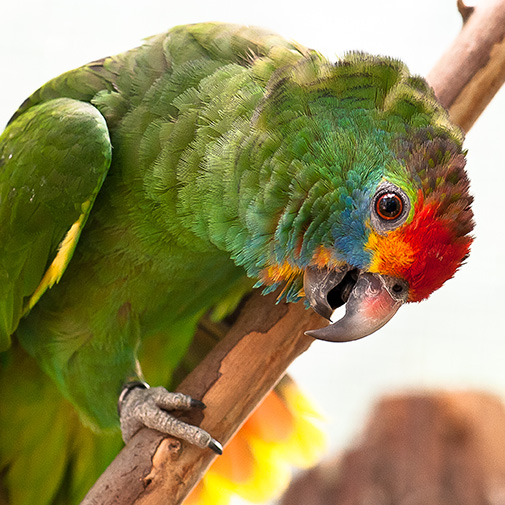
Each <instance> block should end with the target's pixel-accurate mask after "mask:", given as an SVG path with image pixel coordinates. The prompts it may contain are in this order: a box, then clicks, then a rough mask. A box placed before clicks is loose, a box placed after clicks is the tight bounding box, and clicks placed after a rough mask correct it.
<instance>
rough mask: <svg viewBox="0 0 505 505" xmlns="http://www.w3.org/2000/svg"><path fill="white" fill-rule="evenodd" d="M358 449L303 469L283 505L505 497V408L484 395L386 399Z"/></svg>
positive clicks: (473, 504) (474, 502) (498, 500)
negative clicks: (304, 471) (311, 467)
mask: <svg viewBox="0 0 505 505" xmlns="http://www.w3.org/2000/svg"><path fill="white" fill-rule="evenodd" d="M367 426H368V427H367V429H366V431H365V433H364V435H363V436H362V437H360V440H359V442H358V444H357V446H356V447H354V448H353V449H351V450H349V451H347V452H346V453H345V454H343V455H342V454H338V455H337V456H336V457H335V458H333V459H332V460H330V461H327V462H324V463H322V464H321V465H319V466H318V467H316V468H313V469H311V470H309V471H308V472H306V473H304V474H302V475H301V476H300V477H299V478H298V479H297V480H296V481H295V482H294V483H293V484H292V485H291V486H290V488H289V489H288V491H287V492H286V493H285V495H284V497H283V499H282V501H281V505H337V504H338V505H360V504H363V503H374V504H377V505H380V504H388V505H407V504H412V505H418V504H426V505H438V504H444V505H491V504H496V505H498V504H503V503H504V501H503V500H504V497H505V484H504V482H505V409H504V407H503V404H502V403H501V401H500V399H499V398H497V397H494V396H491V395H488V394H483V393H440V394H433V395H428V394H427V395H409V396H397V397H390V398H386V399H383V400H382V401H381V402H380V403H379V404H378V405H377V407H376V408H375V410H374V412H373V415H372V416H371V418H370V420H369V422H368V423H367Z"/></svg>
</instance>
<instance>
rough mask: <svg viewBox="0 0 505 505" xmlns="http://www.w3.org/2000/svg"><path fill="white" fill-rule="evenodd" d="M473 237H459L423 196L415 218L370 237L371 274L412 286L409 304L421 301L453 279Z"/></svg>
mask: <svg viewBox="0 0 505 505" xmlns="http://www.w3.org/2000/svg"><path fill="white" fill-rule="evenodd" d="M471 242H472V239H471V237H468V236H464V237H461V236H460V237H457V236H455V234H454V233H453V232H452V230H451V223H450V222H449V221H446V220H444V219H443V218H440V217H439V216H437V204H436V203H434V202H426V203H425V202H424V200H423V198H422V196H420V198H419V200H418V202H417V204H416V206H415V213H414V219H413V220H412V221H411V222H410V223H408V224H406V225H404V226H401V227H400V228H398V229H397V230H394V231H392V232H389V233H388V234H387V235H379V234H378V233H376V232H375V231H372V233H371V234H370V237H369V240H368V243H367V245H366V247H367V249H369V250H371V251H372V254H373V256H372V261H371V264H370V268H369V271H370V272H375V273H380V274H382V275H391V276H393V277H397V278H400V279H404V280H406V281H407V282H408V283H409V288H410V289H409V301H410V302H418V301H421V300H423V299H425V298H427V297H428V296H429V295H430V294H431V293H432V292H433V291H435V290H436V289H438V288H439V287H441V286H442V284H443V283H444V282H445V281H447V280H448V279H450V278H451V277H452V276H453V275H454V274H455V272H456V270H457V269H458V268H459V266H460V265H461V260H462V258H464V257H465V256H466V255H467V254H468V253H469V250H470V245H471Z"/></svg>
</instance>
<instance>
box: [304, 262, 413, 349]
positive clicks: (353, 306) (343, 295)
mask: <svg viewBox="0 0 505 505" xmlns="http://www.w3.org/2000/svg"><path fill="white" fill-rule="evenodd" d="M304 290H305V296H306V297H307V299H308V301H309V303H310V305H311V307H312V308H313V309H314V310H315V311H316V312H317V313H318V314H321V315H322V316H324V317H326V318H327V319H329V318H330V316H331V314H332V312H333V310H334V309H335V308H336V307H339V306H340V305H342V304H344V303H345V315H344V317H343V318H342V319H340V320H339V321H337V322H335V323H333V324H330V325H329V326H326V327H324V328H320V329H318V330H310V331H307V332H306V334H307V335H309V336H311V337H314V338H318V339H320V340H328V341H331V342H347V341H350V340H358V339H360V338H363V337H366V336H367V335H370V334H371V333H373V332H374V331H376V330H378V329H379V328H381V327H382V326H384V325H385V324H386V323H387V322H388V321H389V320H390V319H391V318H392V317H393V316H394V315H395V314H396V311H397V310H398V309H399V308H400V307H401V306H402V305H403V304H404V303H405V302H406V301H407V298H408V286H407V285H406V283H405V282H404V281H402V280H399V279H396V278H394V277H390V276H382V275H380V274H377V273H370V272H361V271H358V270H356V269H351V268H350V267H348V266H344V267H342V268H340V269H338V270H331V269H327V268H324V269H319V268H314V267H308V268H307V269H306V271H305V276H304Z"/></svg>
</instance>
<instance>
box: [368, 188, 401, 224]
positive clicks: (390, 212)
mask: <svg viewBox="0 0 505 505" xmlns="http://www.w3.org/2000/svg"><path fill="white" fill-rule="evenodd" d="M402 210H403V201H402V199H401V198H400V197H399V196H398V195H397V194H396V193H385V194H383V195H381V196H380V197H379V198H378V199H377V202H376V203H375V211H376V212H377V215H378V216H379V217H381V218H382V219H385V220H386V221H389V220H391V219H396V218H397V217H398V216H399V215H400V214H401V213H402Z"/></svg>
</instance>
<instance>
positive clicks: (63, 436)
mask: <svg viewBox="0 0 505 505" xmlns="http://www.w3.org/2000/svg"><path fill="white" fill-rule="evenodd" d="M462 141H463V135H462V132H461V131H460V130H459V129H458V128H457V127H456V126H454V125H453V124H452V123H451V122H450V120H449V117H448V114H447V112H446V110H445V109H444V108H443V107H442V106H441V105H440V104H439V103H438V102H437V100H436V99H435V96H434V94H433V91H432V90H431V89H430V88H429V86H428V85H427V83H426V82H425V81H424V80H423V79H421V78H419V77H416V76H412V75H410V74H409V72H408V70H407V68H406V67H405V65H404V64H403V63H401V62H400V61H398V60H395V59H391V58H387V57H378V56H371V55H369V54H363V53H358V52H355V53H350V54H348V55H346V56H345V57H343V58H342V59H340V60H338V61H336V62H330V61H328V60H327V59H325V58H324V57H323V56H322V55H321V54H319V53H317V52H316V51H313V50H309V49H306V48H304V47H302V46H300V45H297V44H295V43H292V42H288V41H286V40H284V39H282V38H281V37H279V36H277V35H274V34H271V33H269V32H266V31H262V30H260V29H258V28H251V27H242V26H235V25H226V24H219V23H205V24H196V25H188V26H179V27H176V28H174V29H172V30H170V31H169V32H168V33H165V34H162V35H159V36H155V37H152V38H150V39H148V40H147V41H146V43H145V44H144V45H142V46H141V47H139V48H136V49H133V50H131V51H128V52H126V53H123V54H120V55H117V56H112V57H107V58H104V59H102V60H99V61H95V62H92V63H90V64H88V65H84V66H83V67H81V68H78V69H76V70H72V71H70V72H67V73H65V74H63V75H61V76H59V77H57V78H55V79H53V80H52V81H50V82H48V83H47V84H45V85H44V86H42V87H41V88H40V89H39V90H38V91H36V92H35V93H33V94H32V95H31V96H30V97H29V98H28V99H27V100H26V101H25V102H24V103H23V104H22V105H21V107H20V108H19V109H18V110H17V112H16V113H15V114H14V116H13V118H12V119H11V121H10V123H9V125H8V126H7V127H6V129H5V131H4V132H3V134H2V136H1V137H0V279H1V284H0V350H1V351H4V352H3V354H2V355H1V361H0V381H2V391H6V390H9V391H11V390H12V391H14V392H15V391H16V388H18V389H17V390H18V391H19V392H20V393H21V392H22V391H25V392H26V393H25V394H21V395H15V393H14V392H13V393H12V395H11V394H5V395H2V398H1V399H0V422H1V423H2V430H1V432H0V473H1V475H2V478H3V480H4V484H3V486H4V488H5V489H6V490H7V493H8V494H9V496H10V498H11V500H12V502H13V503H16V504H22V503H30V499H32V498H33V495H30V489H31V487H34V486H36V485H41V483H42V482H43V483H44V484H43V486H42V487H40V488H39V490H38V494H37V495H36V496H37V502H38V503H42V504H45V503H72V502H75V501H76V500H77V498H76V497H78V496H82V492H83V489H85V487H86V486H87V485H89V479H91V478H92V477H96V474H94V473H93V471H92V470H90V468H98V469H100V468H103V466H104V465H105V464H106V463H107V462H108V461H109V460H110V459H111V457H112V455H113V454H114V453H115V452H116V451H117V448H118V442H117V432H118V429H117V428H118V425H119V423H118V415H117V402H118V397H119V411H120V416H119V417H120V424H121V429H122V434H123V438H124V439H125V440H128V439H129V438H130V437H131V436H132V435H133V434H134V433H135V432H136V431H138V430H139V429H140V428H141V427H142V426H148V427H152V428H155V429H158V430H161V431H163V432H166V433H170V434H172V435H175V436H177V437H180V438H182V439H185V440H188V441H190V442H191V443H193V444H196V445H198V446H199V447H202V448H205V447H209V448H211V449H212V450H214V451H215V452H217V453H220V452H221V447H220V445H219V443H218V442H217V441H216V440H214V439H213V438H212V437H211V435H209V434H208V433H206V432H204V431H203V430H200V429H199V428H196V427H194V426H189V425H187V424H183V423H181V422H180V421H178V420H176V419H175V418H174V417H172V416H171V415H170V414H169V413H168V412H167V411H171V410H174V409H176V410H185V409H190V408H197V409H201V408H203V404H202V403H201V402H199V401H198V400H192V399H191V398H189V397H187V396H184V395H181V394H177V393H169V392H168V391H167V390H166V389H165V388H164V387H163V388H162V387H161V386H160V387H153V388H149V387H148V386H147V383H146V382H145V381H148V382H149V383H151V384H162V385H163V386H165V387H166V388H168V389H169V390H170V388H175V387H176V385H177V379H178V378H180V376H181V374H183V373H184V372H187V371H188V370H191V369H192V368H194V366H196V364H198V362H199V361H201V359H203V356H204V355H205V349H206V347H205V346H202V345H200V342H196V341H193V342H192V340H193V337H194V335H195V329H196V327H197V325H198V323H199V321H200V320H201V318H202V317H203V316H204V315H205V314H208V313H209V311H210V312H211V313H212V314H213V315H214V316H213V317H215V318H223V317H225V316H226V314H229V313H230V312H232V311H233V309H234V308H235V307H236V306H237V304H238V303H239V301H240V299H241V298H242V297H243V296H244V294H246V293H247V292H249V291H250V290H251V289H252V288H253V286H255V287H262V288H263V289H264V292H271V291H274V290H276V289H277V288H279V289H280V295H279V300H281V299H282V300H285V301H287V302H295V301H297V300H299V299H301V298H303V297H305V301H306V304H307V305H308V306H310V307H312V309H314V310H315V311H316V312H318V313H319V314H321V315H323V316H324V317H326V318H327V319H331V318H332V317H333V313H334V310H335V309H337V308H338V307H340V306H345V311H346V312H345V315H344V316H343V318H341V319H340V320H337V321H336V322H332V323H331V324H330V325H329V326H327V327H324V328H319V329H314V330H312V331H310V332H309V335H311V336H313V337H315V338H320V339H323V340H329V341H340V342H342V341H347V340H355V339H358V338H362V337H364V336H366V335H369V334H370V333H372V332H374V331H375V330H377V329H378V328H380V327H381V326H383V325H384V324H386V323H387V321H388V320H389V319H391V317H393V315H394V314H395V313H396V311H397V310H398V308H399V307H400V306H401V305H402V304H403V303H406V302H416V301H420V300H422V299H424V298H426V297H428V296H429V295H430V294H431V293H432V292H433V291H434V290H436V289H438V288H439V287H440V286H442V284H443V283H444V282H445V281H446V280H448V279H449V278H451V277H452V276H453V275H454V273H455V272H456V270H457V269H458V268H459V267H460V265H461V264H462V262H463V261H464V259H465V258H466V256H467V254H468V252H469V248H470V244H471V237H470V233H471V231H472V228H473V218H472V211H471V202H472V198H471V196H470V195H469V188H468V185H469V183H468V178H467V176H466V173H465V170H464V166H465V158H464V151H463V148H462ZM129 381H132V382H129ZM128 382H129V383H128ZM124 384H127V385H126V386H124ZM290 387H291V386H290ZM281 389H282V388H281ZM273 394H276V395H277V398H278V399H279V398H280V399H282V403H283V404H284V405H285V406H287V407H285V410H284V412H288V411H289V412H290V413H291V414H290V416H287V417H286V419H287V418H290V419H292V420H293V423H294V425H296V422H295V418H296V415H295V414H296V412H295V410H296V409H293V408H291V407H289V405H288V404H289V401H288V400H287V398H288V396H289V395H286V394H284V393H283V392H282V391H281V390H279V389H276V390H275V391H274V393H273ZM13 395H14V396H13ZM291 397H293V395H291ZM276 401H277V400H276ZM279 401H280V400H279ZM292 403H293V402H292ZM295 403H296V402H295ZM298 403H300V402H298ZM269 405H273V403H270V404H269ZM286 409H287V410H286ZM274 410H275V409H272V411H274ZM309 410H310V409H309ZM30 411H31V412H35V413H38V414H37V415H38V419H37V416H33V415H27V414H26V413H27V412H30ZM277 412H279V410H278V409H277ZM278 415H279V414H278ZM79 420H80V421H82V424H81V423H80V422H79ZM37 421H38V425H37ZM9 423H10V424H9ZM44 426H45V427H46V429H47V432H46V437H49V438H50V444H48V445H51V447H52V448H53V451H54V454H52V460H51V463H47V461H49V460H48V459H47V458H48V457H49V456H48V454H47V450H46V449H47V445H46V447H43V445H44V444H42V443H40V442H39V439H40V437H38V436H37V430H39V429H42V427H44ZM249 426H251V425H249ZM271 426H272V424H271V423H270V427H271ZM90 427H91V428H92V429H90ZM304 429H305V430H306V431H307V430H308V431H310V429H309V428H308V425H307V424H304ZM13 430H17V433H19V434H20V435H19V437H18V439H19V440H20V442H19V444H18V445H16V447H14V446H13V445H12V438H13ZM263 431H265V430H263ZM267 431H268V430H267ZM110 433H112V434H110ZM279 433H280V432H279ZM311 433H312V434H313V433H314V430H312V431H311ZM39 435H40V434H39ZM315 438H316V437H315V436H313V437H312V439H313V440H314V439H315ZM43 439H44V437H42V440H43ZM299 439H300V437H299ZM111 440H112V441H111ZM248 440H249V442H250V446H251V447H252V446H253V445H254V444H256V449H250V453H251V454H252V453H254V454H260V453H261V456H258V461H259V460H260V459H261V458H262V457H264V454H266V452H265V451H266V449H264V448H263V449H262V451H259V450H257V446H258V445H257V444H258V443H259V442H254V443H253V442H252V440H253V439H252V438H251V437H249V438H248ZM254 440H256V439H254ZM249 442H248V443H249ZM272 443H273V442H272ZM248 450H249V449H248ZM229 452H230V453H232V452H233V451H232V448H231V446H230V449H229ZM42 454H43V455H44V459H42ZM268 454H272V453H268ZM225 457H226V450H225V453H224V455H223V457H222V458H220V459H219V460H218V461H220V460H224V459H223V458H225ZM291 459H293V458H292V455H291ZM41 461H44V462H45V463H44V465H42V464H41ZM261 461H262V462H261V464H258V467H260V468H274V466H275V465H272V466H271V467H268V466H267V465H266V463H264V461H263V460H261ZM27 464H30V465H31V466H30V468H33V469H34V470H33V472H32V474H31V476H30V479H32V480H31V481H30V482H31V483H32V484H31V483H30V482H28V481H26V478H27V476H26V475H25V472H23V470H22V468H23V467H24V466H26V465H27ZM49 466H51V474H50V477H49V476H48V473H47V468H48V467H49ZM232 466H233V465H232ZM230 468H231V467H230ZM233 468H236V467H233ZM272 475H274V473H273V470H272ZM37 479H38V480H37ZM246 480H247V479H246ZM20 482H23V485H20ZM35 482H36V483H38V484H36V483H35ZM219 482H220V486H221V488H223V486H222V481H219ZM248 482H249V483H250V482H252V481H248ZM40 489H43V490H44V491H43V493H42V492H41V491H40ZM250 489H252V486H250ZM58 500H60V501H58ZM31 503H33V501H32V502H31Z"/></svg>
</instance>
